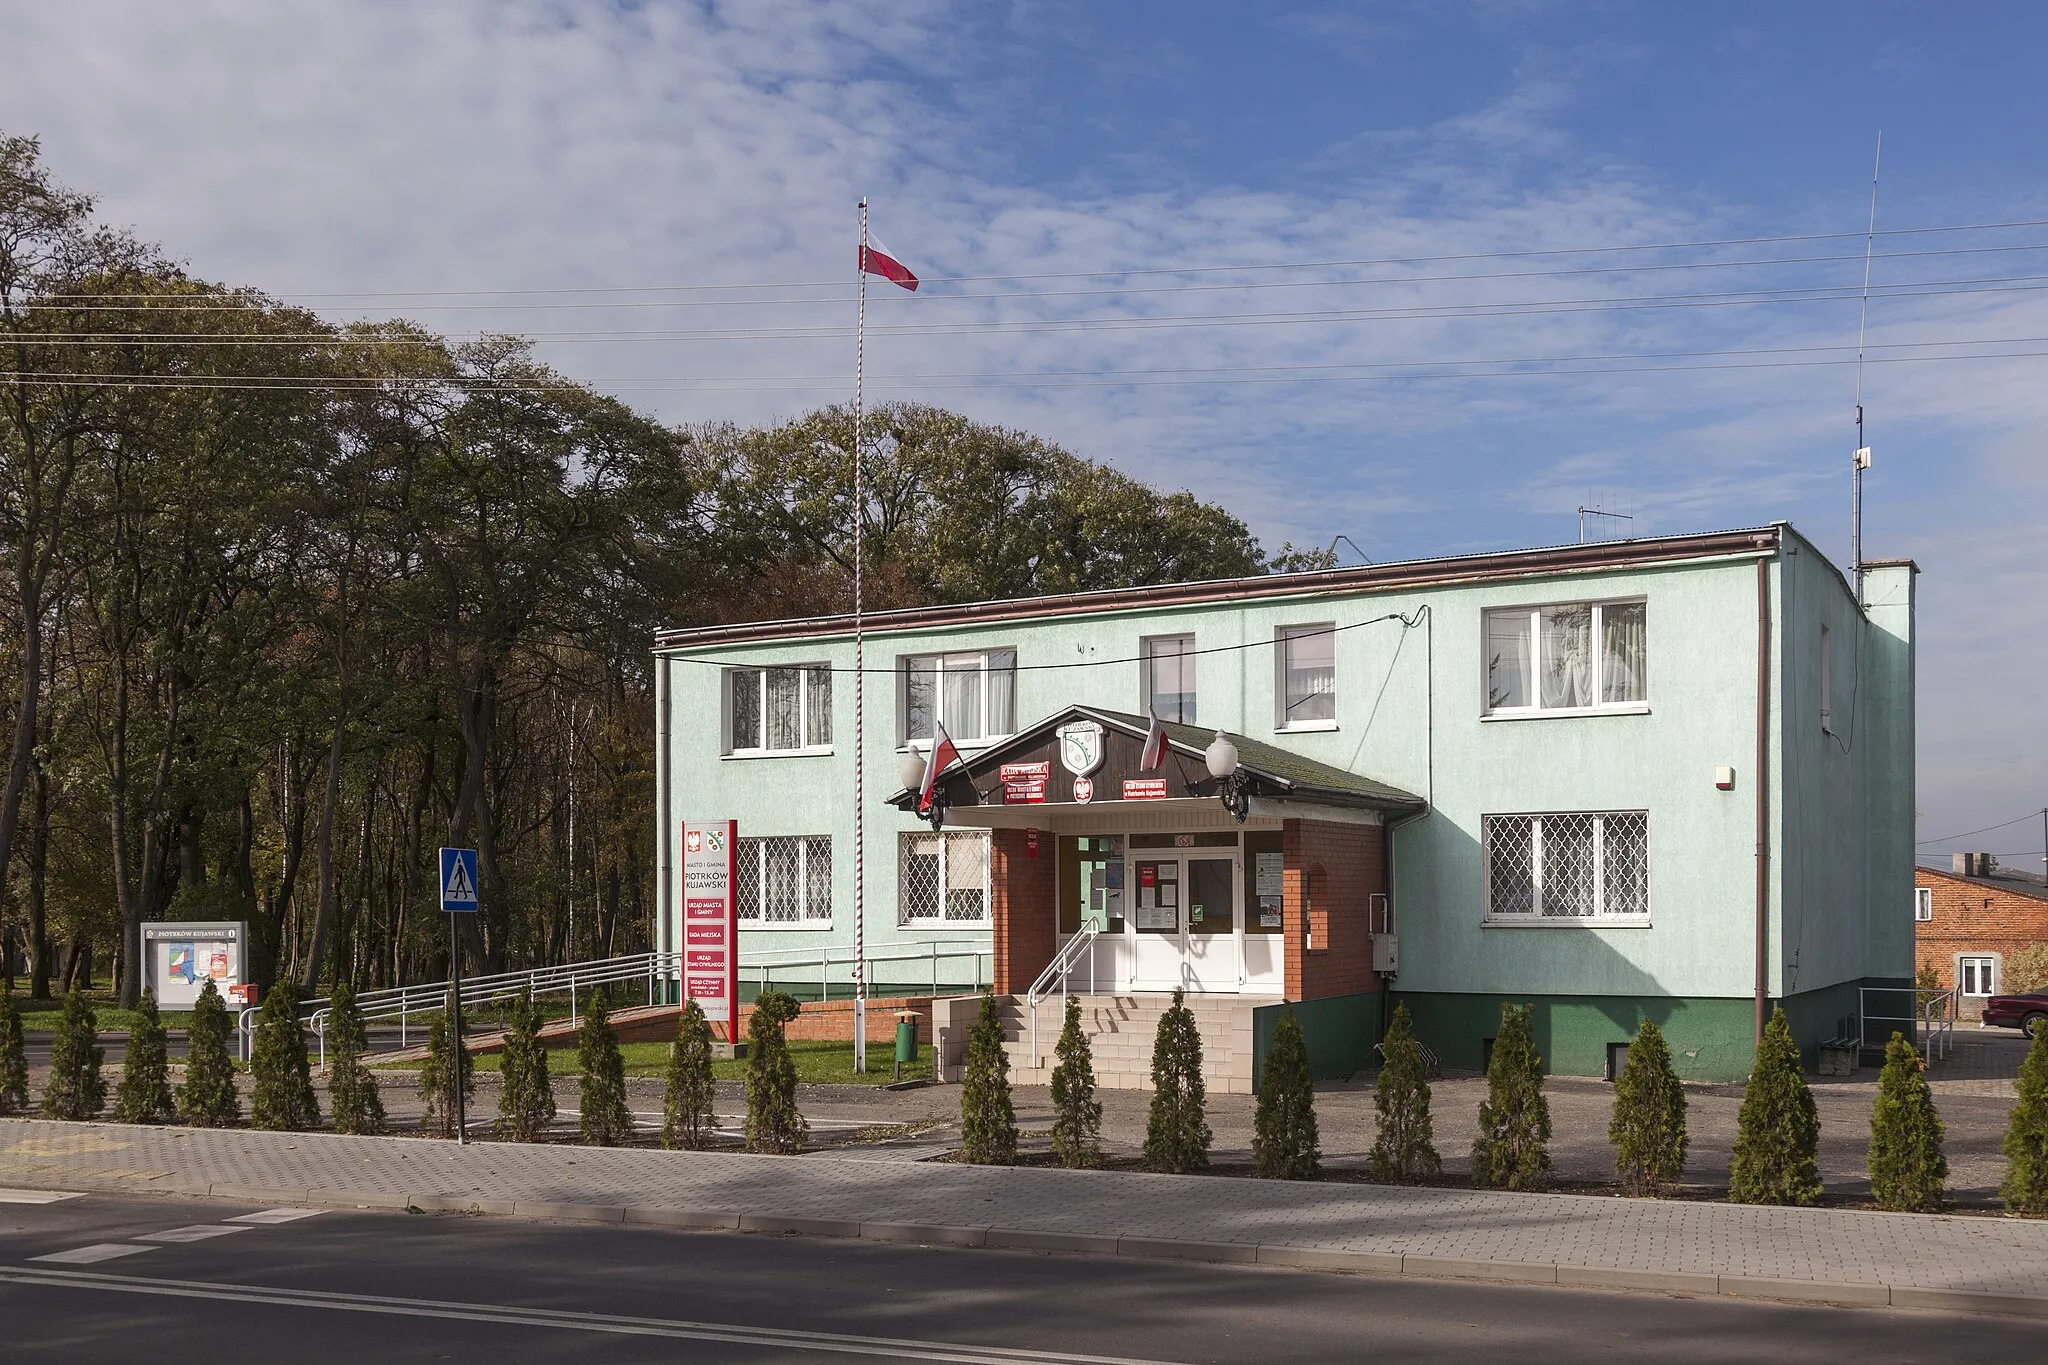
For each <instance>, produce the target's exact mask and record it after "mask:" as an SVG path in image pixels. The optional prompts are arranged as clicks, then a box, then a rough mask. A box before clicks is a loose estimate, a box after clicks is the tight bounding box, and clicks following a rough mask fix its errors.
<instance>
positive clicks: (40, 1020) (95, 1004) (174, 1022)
mask: <svg viewBox="0 0 2048 1365" xmlns="http://www.w3.org/2000/svg"><path fill="white" fill-rule="evenodd" d="M85 1000H86V1003H87V1004H89V1005H91V1006H92V1012H93V1017H94V1019H95V1021H96V1022H97V1023H98V1025H99V1029H100V1031H101V1032H102V1033H127V1032H128V1031H130V1030H131V1029H133V1028H134V1027H135V1011H133V1010H124V1009H118V1008H116V1007H115V1005H114V993H113V992H112V991H110V990H108V991H87V992H86V993H85ZM14 1007H15V1008H16V1009H18V1010H20V1011H21V1026H22V1028H24V1029H26V1030H27V1031H29V1032H31V1033H50V1032H54V1031H55V1030H56V1028H57V1020H58V1019H59V1018H61V1017H62V1016H63V1014H64V1001H63V1000H62V999H57V1000H31V999H29V998H28V995H27V994H26V989H25V987H24V988H23V989H17V990H16V991H15V993H14ZM158 1017H159V1018H161V1019H162V1020H163V1025H164V1027H165V1028H167V1029H181V1028H184V1027H185V1026H186V1025H187V1024H189V1023H190V1022H191V1019H192V1015H191V1014H190V1012H188V1011H186V1010H164V1011H162V1013H161V1014H160V1015H159V1016H158ZM229 1017H230V1018H232V1017H233V1014H232V1009H231V1013H230V1015H229Z"/></svg>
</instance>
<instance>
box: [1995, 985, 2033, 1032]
mask: <svg viewBox="0 0 2048 1365" xmlns="http://www.w3.org/2000/svg"><path fill="white" fill-rule="evenodd" d="M1984 1022H1985V1023H1987V1024H1996V1025H1997V1026H1998V1027H2000V1028H2016V1029H2022V1030H2024V1031H2025V1032H2028V1033H2032V1032H2034V1030H2036V1029H2038V1028H2040V1027H2041V1026H2042V1025H2043V1024H2048V991H2036V992H2034V993H2033V994H2031V995H1994V996H1992V997H1991V998H1990V999H1989V1000H1986V1001H1985V1002H1984Z"/></svg>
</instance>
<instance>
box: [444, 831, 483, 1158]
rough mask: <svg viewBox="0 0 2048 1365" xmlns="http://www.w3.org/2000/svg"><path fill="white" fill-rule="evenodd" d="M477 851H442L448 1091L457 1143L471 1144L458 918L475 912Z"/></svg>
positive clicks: (448, 849) (456, 849)
mask: <svg viewBox="0 0 2048 1365" xmlns="http://www.w3.org/2000/svg"><path fill="white" fill-rule="evenodd" d="M476 905H477V902H476V850H475V849H473V848H444V849H442V850H441V908H442V909H443V910H444V911H446V912H447V914H448V1011H449V1023H450V1024H451V1025H452V1028H451V1030H450V1032H451V1033H452V1035H453V1043H454V1045H453V1047H452V1048H451V1049H450V1051H449V1054H448V1066H449V1068H450V1075H449V1088H450V1089H451V1090H453V1091H454V1092H455V1140H456V1142H458V1143H467V1142H468V1141H469V1106H468V1101H467V1100H466V1099H465V1098H464V1096H463V1093H462V1063H463V1061H464V1060H465V1059H464V1057H463V1053H462V936H461V935H460V934H459V933H457V932H456V929H455V926H456V925H457V924H459V923H460V922H461V921H459V920H457V919H456V918H455V917H456V916H457V915H474V914H475V913H476Z"/></svg>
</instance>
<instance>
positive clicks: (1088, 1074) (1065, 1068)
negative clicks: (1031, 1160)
mask: <svg viewBox="0 0 2048 1365" xmlns="http://www.w3.org/2000/svg"><path fill="white" fill-rule="evenodd" d="M1055 1051H1056V1054H1057V1056H1058V1057H1059V1062H1058V1064H1057V1065H1055V1066H1054V1067H1053V1069H1052V1151H1053V1155H1054V1156H1056V1157H1058V1158H1059V1160H1060V1165H1062V1166H1068V1167H1072V1168H1075V1169H1077V1170H1078V1169H1085V1168H1087V1167H1091V1166H1100V1165H1101V1164H1102V1101H1101V1100H1098V1099H1096V1098H1095V1050H1094V1049H1093V1048H1092V1047H1091V1046H1090V1045H1089V1043H1088V1035H1087V1034H1086V1033H1084V1032H1082V1031H1081V1002H1080V1001H1079V1000H1077V999H1075V998H1074V997H1073V996H1071V995H1070V996H1068V997H1067V1011H1066V1020H1065V1022H1064V1023H1062V1024H1061V1025H1060V1041H1059V1045H1058V1047H1057V1049H1056V1050H1055Z"/></svg>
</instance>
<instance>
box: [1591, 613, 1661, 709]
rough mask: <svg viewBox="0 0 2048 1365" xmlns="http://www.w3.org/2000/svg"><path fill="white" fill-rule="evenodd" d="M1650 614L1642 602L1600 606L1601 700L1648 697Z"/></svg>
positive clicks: (1612, 700) (1633, 699) (1634, 699)
mask: <svg viewBox="0 0 2048 1365" xmlns="http://www.w3.org/2000/svg"><path fill="white" fill-rule="evenodd" d="M1647 615H1648V608H1647V606H1646V604H1644V603H1642V602H1615V603H1612V604H1610V605H1608V606H1605V607H1602V608H1601V609H1600V700H1601V701H1604V702H1626V701H1642V700H1643V699H1644V698H1645V697H1647V696H1649V688H1648V684H1647V681H1646V677H1645V668H1644V665H1645V662H1646V659H1645V646H1644V635H1645V631H1644V626H1645V618H1646V616H1647Z"/></svg>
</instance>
